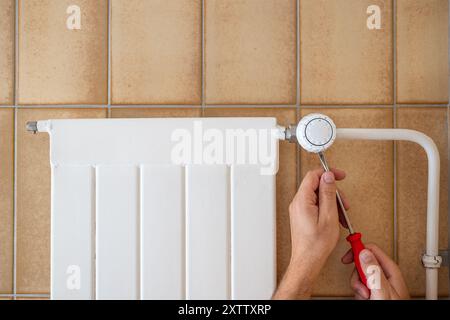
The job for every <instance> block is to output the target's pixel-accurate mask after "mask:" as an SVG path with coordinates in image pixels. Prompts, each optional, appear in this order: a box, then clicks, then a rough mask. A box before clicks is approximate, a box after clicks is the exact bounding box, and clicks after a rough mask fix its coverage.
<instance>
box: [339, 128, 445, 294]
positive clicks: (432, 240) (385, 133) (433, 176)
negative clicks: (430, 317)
mask: <svg viewBox="0 0 450 320" xmlns="http://www.w3.org/2000/svg"><path fill="white" fill-rule="evenodd" d="M336 139H352V140H404V141H411V142H415V143H417V144H419V145H420V146H421V147H422V148H423V149H424V150H425V152H426V154H427V158H428V196H427V236H426V252H425V255H426V256H427V257H428V258H429V259H431V260H432V261H433V259H434V261H436V263H435V265H434V266H431V265H425V268H426V299H428V300H436V299H437V298H438V268H439V265H440V261H441V259H440V257H439V256H438V255H439V244H438V240H439V170H440V159H439V151H438V149H437V147H436V144H435V143H434V141H433V140H432V139H431V138H430V137H428V136H427V135H425V134H423V133H421V132H419V131H415V130H408V129H346V128H338V129H337V134H336Z"/></svg>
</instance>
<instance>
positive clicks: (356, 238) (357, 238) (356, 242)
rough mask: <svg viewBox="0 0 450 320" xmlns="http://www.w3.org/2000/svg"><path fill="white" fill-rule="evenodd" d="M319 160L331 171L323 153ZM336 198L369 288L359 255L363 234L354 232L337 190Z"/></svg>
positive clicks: (354, 254)
mask: <svg viewBox="0 0 450 320" xmlns="http://www.w3.org/2000/svg"><path fill="white" fill-rule="evenodd" d="M318 154H319V159H320V162H321V163H322V166H323V169H324V170H325V171H330V168H329V167H328V163H327V160H326V159H325V155H324V154H323V153H322V152H319V153H318ZM336 198H337V200H338V203H339V207H340V208H341V211H342V214H343V216H344V219H345V223H346V225H347V229H348V231H349V233H350V234H349V235H348V236H347V238H346V239H347V241H348V242H350V245H351V246H352V252H353V261H354V263H355V267H356V270H357V271H358V275H359V278H360V279H361V282H362V283H364V285H365V286H367V278H366V275H365V273H364V270H363V269H362V267H361V262H360V260H359V254H360V253H361V251H362V250H364V248H365V247H364V244H363V243H362V241H361V237H362V235H361V233H359V232H355V231H354V230H353V227H352V224H351V223H350V219H349V218H348V215H347V210H345V207H344V203H343V202H342V198H341V195H340V194H339V191H338V190H336Z"/></svg>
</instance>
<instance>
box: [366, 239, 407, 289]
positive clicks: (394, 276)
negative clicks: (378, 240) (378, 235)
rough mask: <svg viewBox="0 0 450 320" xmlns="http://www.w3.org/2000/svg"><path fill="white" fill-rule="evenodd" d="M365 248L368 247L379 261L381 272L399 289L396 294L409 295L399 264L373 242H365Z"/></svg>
mask: <svg viewBox="0 0 450 320" xmlns="http://www.w3.org/2000/svg"><path fill="white" fill-rule="evenodd" d="M366 248H369V249H370V250H371V251H372V252H373V254H374V255H375V257H376V258H377V260H378V262H379V263H380V266H381V268H382V269H383V273H384V274H385V275H386V278H387V280H388V281H389V282H390V283H391V284H392V286H393V287H394V288H396V290H397V289H398V290H400V291H399V292H397V294H399V295H401V296H402V297H407V296H409V292H408V287H407V285H406V282H405V279H403V275H402V273H401V271H400V268H399V266H398V265H397V264H396V263H395V262H394V261H393V260H392V259H391V258H390V257H389V256H388V255H387V254H386V253H384V251H383V250H381V249H380V248H379V247H378V246H377V245H375V244H367V245H366Z"/></svg>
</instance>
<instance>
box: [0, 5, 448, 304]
mask: <svg viewBox="0 0 450 320" xmlns="http://www.w3.org/2000/svg"><path fill="white" fill-rule="evenodd" d="M14 3H15V5H14ZM71 4H73V3H72V2H71V1H66V0H16V1H14V0H0V30H1V32H0V295H1V296H2V298H17V299H23V298H27V297H28V298H47V297H48V295H49V284H50V283H49V276H50V270H49V262H50V261H49V254H50V238H49V237H50V234H49V228H50V170H49V160H48V136H47V135H45V134H37V135H33V134H31V133H28V132H26V131H25V123H26V122H27V121H29V120H39V119H47V118H105V117H114V118H129V117H202V116H205V117H230V116H249V117H252V116H272V117H276V118H277V119H278V122H279V123H280V124H281V125H286V124H289V123H295V122H296V120H297V119H298V118H299V117H301V116H302V115H305V114H307V113H310V112H323V113H325V114H328V115H329V116H331V117H332V118H333V119H334V120H335V122H336V123H337V125H338V126H340V127H342V126H348V127H373V128H391V127H402V128H403V127H404V128H413V129H417V130H420V131H423V132H425V133H426V134H428V135H430V136H431V137H432V138H433V139H434V140H435V142H436V143H437V145H438V147H439V150H440V152H441V158H442V159H441V160H442V174H441V217H440V218H441V223H440V245H441V247H442V248H446V247H447V245H448V199H447V190H448V139H449V136H448V129H447V127H448V108H447V103H448V50H447V47H448V31H447V30H448V0H372V1H368V0H367V1H366V0H207V1H206V0H173V1H170V2H168V1H159V0H127V1H126V0H110V1H107V0H95V1H92V0H79V1H77V4H78V5H79V6H80V9H81V29H80V30H68V29H67V28H66V19H67V17H68V14H67V13H66V9H67V7H68V6H69V5H71ZM369 5H378V6H379V7H380V9H381V29H379V30H368V28H367V27H366V19H367V17H368V14H367V13H366V9H367V7H368V6H369ZM14 21H15V27H16V30H17V31H18V32H16V33H14ZM15 44H17V50H16V52H15V54H14V51H15V50H14V48H15ZM14 56H15V59H14ZM14 84H15V85H14ZM14 88H16V90H14ZM328 154H329V156H328V157H329V162H330V163H331V164H332V166H336V167H340V168H342V169H344V170H346V171H347V179H346V180H345V182H342V183H340V188H341V189H342V190H343V191H344V193H345V194H346V195H347V197H348V198H349V201H350V204H351V209H350V211H349V214H350V215H351V218H352V221H353V223H354V225H355V227H356V228H357V229H358V230H359V231H361V232H362V233H363V234H364V238H365V239H364V240H365V241H366V242H374V243H377V244H378V245H379V246H380V247H382V248H383V249H384V250H385V251H386V252H387V253H388V254H389V255H390V256H392V257H393V258H394V259H395V260H397V261H398V262H399V264H400V267H401V268H402V270H403V272H404V274H405V277H406V279H407V283H408V286H409V287H410V289H411V293H412V294H413V295H414V296H423V294H424V270H423V268H422V267H421V265H420V254H421V252H422V250H423V248H424V238H425V233H424V232H425V229H424V223H425V220H424V219H425V203H426V180H427V177H426V161H425V155H424V154H423V152H422V151H421V150H420V148H418V147H417V146H415V145H412V144H410V143H403V142H402V143H397V144H395V145H394V144H393V143H392V142H363V141H358V142H340V141H338V142H336V144H335V145H334V146H333V147H332V148H331V149H330V150H329V152H328ZM318 165H319V162H318V161H317V159H316V158H315V157H314V156H312V155H310V154H307V153H305V152H303V151H301V152H300V150H299V149H298V148H297V147H296V145H294V144H287V143H284V142H283V143H281V144H280V171H279V172H278V175H277V266H278V271H277V275H278V279H280V278H281V277H282V275H283V273H284V271H285V269H286V266H287V264H288V262H289V259H290V227H289V215H288V210H287V208H288V205H289V203H290V201H291V199H292V197H293V196H294V194H295V192H296V189H297V186H298V185H299V183H300V181H301V178H302V177H303V175H304V174H305V172H306V171H307V170H309V169H310V168H313V167H317V166H318ZM14 173H15V174H14ZM14 202H15V203H16V205H14ZM14 220H15V221H16V223H14ZM14 232H15V234H16V241H14ZM344 235H345V232H344V231H343V232H342V239H341V241H340V242H339V244H338V247H337V249H336V251H335V252H334V253H333V255H332V256H331V257H330V259H329V261H328V263H327V265H326V267H325V269H324V270H323V272H322V274H321V276H320V279H319V281H318V283H317V285H316V287H315V290H314V294H315V296H319V297H348V296H350V295H351V291H350V289H349V286H348V276H349V273H350V272H351V267H350V266H343V265H342V264H341V263H340V256H341V255H342V254H343V253H344V252H345V251H346V250H347V248H348V244H347V243H346V241H345V240H344ZM448 283H449V275H448V269H447V268H443V269H442V270H441V272H440V278H439V284H440V294H441V295H443V296H445V295H448ZM5 295H6V296H5Z"/></svg>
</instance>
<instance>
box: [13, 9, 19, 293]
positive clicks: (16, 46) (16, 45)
mask: <svg viewBox="0 0 450 320" xmlns="http://www.w3.org/2000/svg"><path fill="white" fill-rule="evenodd" d="M14 6H15V12H14V59H15V61H14V164H13V165H14V171H13V175H14V178H13V181H14V182H13V183H14V190H13V299H14V300H16V297H17V110H18V109H17V93H18V82H19V79H18V78H19V77H18V70H19V59H18V56H19V0H15V1H14Z"/></svg>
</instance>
